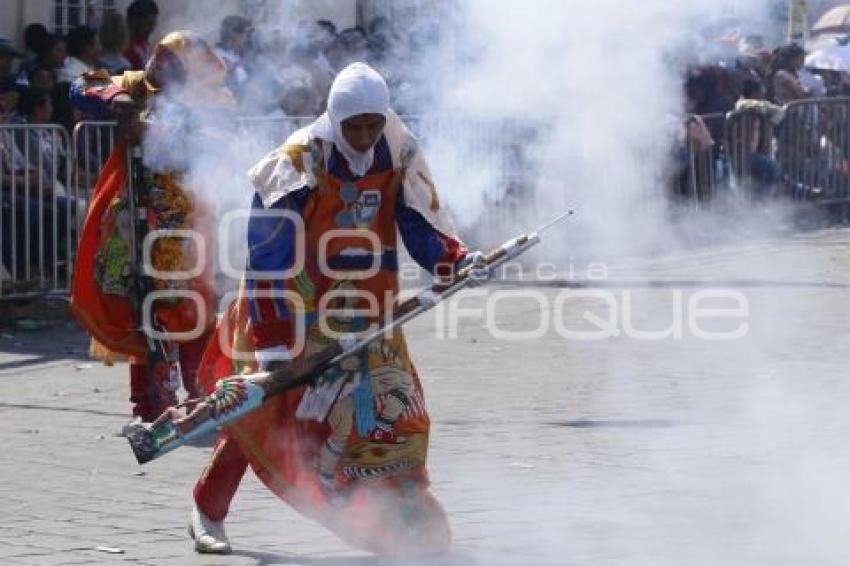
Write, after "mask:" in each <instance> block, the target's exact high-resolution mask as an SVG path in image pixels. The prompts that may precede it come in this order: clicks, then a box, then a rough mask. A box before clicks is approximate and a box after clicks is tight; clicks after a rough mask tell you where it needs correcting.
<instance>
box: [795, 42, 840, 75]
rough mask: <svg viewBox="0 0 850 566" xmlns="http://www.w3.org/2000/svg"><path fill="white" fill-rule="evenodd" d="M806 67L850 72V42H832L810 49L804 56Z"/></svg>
mask: <svg viewBox="0 0 850 566" xmlns="http://www.w3.org/2000/svg"><path fill="white" fill-rule="evenodd" d="M806 67H808V68H809V69H821V70H824V71H840V72H844V73H848V72H850V44H847V43H843V44H842V43H833V44H832V45H827V46H823V47H821V48H820V49H816V50H814V51H812V52H811V53H810V54H809V55H808V56H807V57H806Z"/></svg>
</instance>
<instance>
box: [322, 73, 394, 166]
mask: <svg viewBox="0 0 850 566" xmlns="http://www.w3.org/2000/svg"><path fill="white" fill-rule="evenodd" d="M389 112H390V91H389V88H387V83H386V81H385V80H384V78H383V77H382V76H381V75H380V74H379V73H378V72H377V71H376V70H375V69H373V68H372V67H370V66H369V65H367V64H366V63H352V64H351V65H349V66H347V67H346V68H345V69H343V70H342V71H340V72H339V74H338V75H337V76H336V78H335V79H334V82H333V84H332V85H331V91H330V94H329V95H328V110H327V112H325V113H324V114H322V115H321V116H320V117H319V119H318V120H316V121H315V122H313V124H312V125H311V126H310V128H309V131H310V134H311V135H312V136H314V137H317V138H321V139H324V140H328V141H332V142H333V143H334V145H335V146H336V148H337V149H338V150H339V152H340V153H342V155H343V157H345V160H346V161H347V162H348V167H349V169H350V170H351V172H352V173H354V174H355V175H357V176H358V177H362V176H364V175H365V174H366V172H367V171H369V168H370V167H372V162H373V161H374V159H375V148H374V147H370V148H369V151H366V152H360V151H357V150H356V149H354V148H353V147H351V144H349V143H348V142H347V141H346V140H345V136H343V135H342V122H343V121H344V120H347V119H348V118H351V117H352V116H357V115H359V114H381V115H382V116H384V117H385V118H386V117H388V114H389Z"/></svg>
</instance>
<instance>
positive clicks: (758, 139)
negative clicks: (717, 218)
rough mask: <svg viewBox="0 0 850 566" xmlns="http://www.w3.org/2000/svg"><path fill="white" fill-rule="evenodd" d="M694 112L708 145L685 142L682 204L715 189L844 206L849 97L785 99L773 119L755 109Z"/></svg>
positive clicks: (849, 184) (849, 186) (849, 198)
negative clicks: (705, 131) (702, 123)
mask: <svg viewBox="0 0 850 566" xmlns="http://www.w3.org/2000/svg"><path fill="white" fill-rule="evenodd" d="M701 118H702V119H703V120H704V121H705V123H706V125H707V126H708V129H709V130H710V131H711V134H712V138H713V139H714V142H715V143H714V146H712V147H711V148H705V147H700V146H699V144H696V143H694V142H693V141H692V140H688V142H687V145H686V148H685V155H686V164H685V167H684V169H683V172H682V173H681V174H680V176H679V179H678V181H677V184H678V189H677V192H678V195H679V196H680V197H683V198H684V199H685V200H686V201H687V202H689V203H692V204H693V205H694V206H697V207H698V206H700V205H701V204H702V203H705V202H708V201H710V200H712V199H713V198H715V197H716V196H717V195H718V194H719V193H720V192H721V191H722V192H726V193H728V194H731V195H733V196H735V197H738V198H741V199H745V200H759V199H763V198H769V197H772V196H785V197H790V198H791V199H793V200H795V201H809V202H817V203H821V204H831V203H848V204H850V98H848V97H845V98H822V99H808V100H800V101H796V102H793V103H791V104H789V105H787V106H786V107H785V115H784V118H783V119H782V121H781V122H779V123H778V124H777V125H774V124H773V123H772V122H771V120H770V118H769V117H768V116H767V115H765V114H764V113H763V112H760V111H758V110H756V109H749V110H743V111H739V112H731V113H729V114H728V115H719V114H712V115H708V116H702V117H701ZM718 132H720V133H718Z"/></svg>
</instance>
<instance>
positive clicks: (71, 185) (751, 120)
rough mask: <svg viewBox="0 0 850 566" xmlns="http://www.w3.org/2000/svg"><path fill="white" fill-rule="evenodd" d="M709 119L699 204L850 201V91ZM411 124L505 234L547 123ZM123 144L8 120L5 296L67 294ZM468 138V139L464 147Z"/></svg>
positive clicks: (251, 127) (257, 136)
mask: <svg viewBox="0 0 850 566" xmlns="http://www.w3.org/2000/svg"><path fill="white" fill-rule="evenodd" d="M702 119H703V121H704V123H705V125H706V127H707V129H708V131H709V132H710V133H711V137H712V139H713V142H714V143H713V145H710V146H706V145H705V144H697V143H694V141H693V140H689V141H688V143H687V144H686V147H685V148H684V152H685V154H686V159H685V160H684V161H683V162H682V163H683V166H682V169H681V173H680V175H679V179H678V193H679V196H680V197H683V198H684V199H686V200H687V201H688V202H691V203H693V205H694V206H696V207H699V206H702V204H703V203H707V202H709V201H711V200H712V199H713V198H715V197H716V196H717V195H718V194H719V193H720V192H722V191H726V192H729V193H731V194H737V195H742V196H744V197H745V198H756V197H759V196H765V195H767V194H769V193H778V192H782V191H785V192H786V194H790V195H791V196H792V197H793V198H795V199H797V200H815V199H817V200H818V201H819V202H821V201H822V202H835V201H847V202H848V203H850V98H830V99H817V100H804V101H799V102H795V103H792V104H790V105H788V106H787V108H786V115H785V118H784V120H783V122H782V123H781V124H780V125H779V126H778V127H776V128H774V127H773V125H772V124H771V123H770V122H769V120H767V119H766V118H765V117H763V116H761V115H759V114H758V113H757V112H749V111H747V112H741V113H732V114H730V115H728V116H727V115H722V114H713V115H707V116H703V117H702ZM312 120H313V117H296V118H289V117H280V118H276V117H243V118H239V119H238V120H237V124H236V129H237V134H240V135H239V138H240V140H241V141H242V143H246V144H248V146H247V147H248V148H249V150H250V151H253V152H255V153H256V154H257V156H258V157H260V156H262V155H263V154H264V153H265V152H267V151H268V150H269V148H273V147H276V146H277V145H279V144H280V143H282V141H283V140H284V139H285V138H286V137H287V136H288V135H289V134H290V133H291V132H293V131H294V130H296V129H297V128H300V127H302V126H304V125H306V124H308V123H309V122H310V121H312ZM404 120H405V122H406V123H407V124H408V126H409V127H410V128H411V130H413V132H414V133H415V134H416V135H417V136H418V137H419V138H420V140H421V143H422V145H423V147H425V149H426V151H427V153H428V155H429V157H430V159H431V161H432V164H436V163H440V164H444V163H445V162H450V161H451V160H455V161H457V160H458V155H463V160H464V162H463V163H454V164H453V165H451V167H454V168H455V169H460V170H462V171H464V175H463V178H464V180H465V182H468V183H469V184H470V185H473V184H475V183H479V184H482V185H484V184H487V185H486V186H484V187H483V188H484V189H488V190H482V191H481V192H483V193H484V194H489V195H494V196H493V197H491V199H490V201H488V202H486V203H485V206H484V210H485V212H484V216H483V218H482V219H481V222H480V224H481V225H482V226H487V227H488V229H492V230H495V231H497V232H498V231H500V229H501V228H500V227H502V226H506V225H510V223H511V222H512V220H513V219H514V215H515V213H516V210H517V208H519V207H518V206H517V203H518V202H520V201H522V200H523V198H525V197H526V196H527V192H528V191H530V190H532V187H533V185H534V184H535V183H536V181H537V179H536V178H535V177H534V176H533V172H534V171H537V170H538V168H537V167H535V161H534V160H535V155H534V153H533V150H530V149H529V148H532V147H533V146H534V141H535V140H539V139H540V137H541V136H545V135H546V132H545V130H544V129H542V128H539V127H537V126H535V125H530V124H526V123H522V122H519V121H484V120H471V119H465V120H458V119H457V118H456V117H444V116H434V115H421V116H405V117H404ZM461 134H462V135H461ZM115 140H116V130H115V123H114V122H80V123H79V124H77V126H76V127H75V129H74V131H73V134H72V135H71V136H70V137H69V136H68V135H67V133H66V132H65V131H64V130H63V129H62V128H61V127H60V126H58V125H25V124H14V125H2V126H0V172H2V177H0V195H2V216H0V299H3V298H12V297H21V296H27V295H34V294H43V293H45V292H59V293H62V292H67V290H68V287H69V282H70V275H71V272H72V268H73V261H74V253H75V250H76V245H77V237H78V233H79V229H80V227H81V226H82V222H83V219H84V218H85V210H86V205H87V201H88V198H89V193H90V191H91V189H92V187H93V186H94V185H95V183H96V181H97V178H98V176H99V175H100V172H101V169H102V167H103V165H104V163H105V162H106V160H107V158H108V156H109V154H110V153H111V151H112V147H113V145H114V143H115ZM446 140H450V141H451V142H452V143H451V144H447V143H445V142H446ZM465 141H468V147H462V148H458V147H457V144H458V143H462V142H465ZM446 147H451V148H452V152H453V154H452V155H447V154H445V151H446V150H445V148H446ZM481 171H486V172H487V174H486V175H479V173H480V172H481ZM494 182H495V184H496V185H497V186H490V185H489V184H492V183H494ZM488 183H489V184H488ZM478 188H481V187H476V189H478ZM476 192H478V191H477V190H476Z"/></svg>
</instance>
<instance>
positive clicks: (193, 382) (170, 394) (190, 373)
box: [130, 333, 210, 422]
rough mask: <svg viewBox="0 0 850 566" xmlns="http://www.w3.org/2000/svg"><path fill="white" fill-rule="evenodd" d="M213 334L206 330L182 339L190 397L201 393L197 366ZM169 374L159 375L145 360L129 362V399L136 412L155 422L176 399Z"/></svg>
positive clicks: (182, 367)
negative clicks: (195, 335)
mask: <svg viewBox="0 0 850 566" xmlns="http://www.w3.org/2000/svg"><path fill="white" fill-rule="evenodd" d="M209 338H210V334H209V333H205V334H203V335H201V336H200V337H199V338H197V339H196V340H192V341H191V342H180V344H179V349H180V370H181V373H182V374H183V388H184V389H185V390H186V392H187V393H188V394H189V398H190V399H194V398H196V397H199V396H200V391H199V390H198V366H199V365H200V363H201V356H203V354H204V349H205V348H206V345H207V342H208V341H209ZM166 379H167V376H159V377H158V376H156V375H154V372H153V371H150V368H149V367H148V366H147V365H146V364H135V363H131V364H130V402H131V403H132V404H133V416H134V417H141V419H142V420H143V421H145V422H152V421H153V420H155V419H156V418H157V417H158V416H159V415H161V414H162V413H163V412H164V411H165V410H166V409H167V408H168V407H170V406H172V405H175V404H176V403H177V396H176V392H175V391H173V390H171V389H169V388H168V387H167V384H166Z"/></svg>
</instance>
